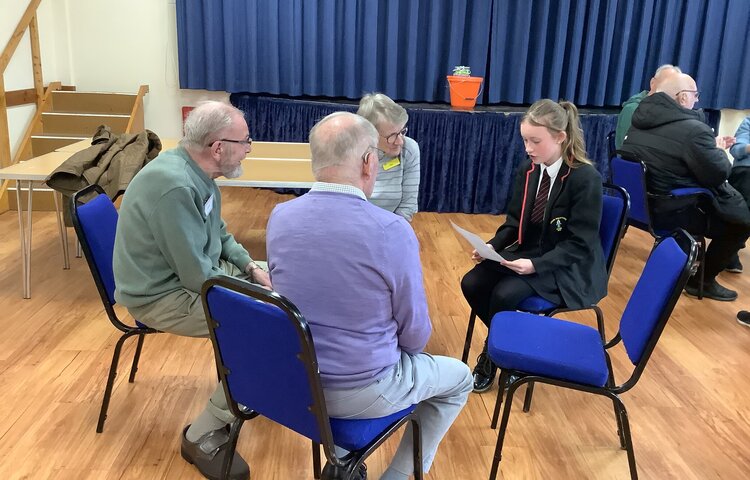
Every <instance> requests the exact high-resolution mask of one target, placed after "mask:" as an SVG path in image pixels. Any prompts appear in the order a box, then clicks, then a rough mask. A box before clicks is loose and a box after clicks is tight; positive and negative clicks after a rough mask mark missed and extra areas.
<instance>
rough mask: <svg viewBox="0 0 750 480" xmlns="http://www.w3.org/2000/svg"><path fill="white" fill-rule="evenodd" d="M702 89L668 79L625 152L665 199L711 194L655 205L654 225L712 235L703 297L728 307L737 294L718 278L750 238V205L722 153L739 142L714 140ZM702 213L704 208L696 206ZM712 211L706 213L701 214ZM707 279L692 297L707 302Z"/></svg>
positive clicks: (642, 113)
mask: <svg viewBox="0 0 750 480" xmlns="http://www.w3.org/2000/svg"><path fill="white" fill-rule="evenodd" d="M699 98H700V93H699V91H698V86H697V84H696V83H695V80H693V78H692V77H690V76H689V75H685V74H684V73H683V74H680V75H676V76H673V77H670V78H669V79H667V80H665V81H664V82H663V83H662V84H661V85H660V86H659V88H658V89H657V91H656V93H654V94H653V95H650V96H648V97H646V98H644V99H643V101H642V102H641V104H640V105H639V106H638V108H637V109H636V111H635V113H634V114H633V124H632V126H631V127H630V130H629V131H628V136H627V137H626V138H625V142H624V143H623V145H622V148H621V149H620V150H618V152H620V153H622V154H624V155H626V156H627V155H631V156H635V157H637V158H638V159H640V160H641V161H642V162H643V163H644V164H645V165H646V168H647V170H648V175H646V189H647V190H648V192H649V193H654V194H657V195H665V194H669V193H670V192H671V191H672V190H675V189H678V188H693V187H702V188H706V189H708V190H710V191H711V192H712V194H713V198H712V201H711V204H710V205H707V206H705V208H704V207H703V206H702V205H695V206H694V205H690V204H687V205H686V202H689V201H690V200H689V199H688V200H686V199H680V198H671V197H670V198H665V199H654V200H652V201H651V202H650V204H649V208H650V210H651V214H652V222H653V224H654V227H655V228H657V229H659V230H667V231H669V230H672V229H674V228H684V229H685V230H687V231H688V232H700V233H704V232H703V230H706V227H705V226H704V223H705V222H706V220H705V217H706V216H707V218H708V227H707V231H706V232H705V236H706V237H708V238H710V239H711V243H709V244H708V248H706V255H705V260H704V265H703V297H704V298H710V299H713V300H719V301H724V302H731V301H733V300H735V299H736V298H737V292H735V291H734V290H730V289H729V288H726V287H724V286H723V285H721V284H720V283H719V282H718V281H717V280H716V277H717V276H718V275H719V273H720V272H721V271H722V270H724V269H725V268H727V266H729V262H730V260H731V259H732V257H733V256H735V255H736V254H737V251H738V250H739V249H740V247H742V245H743V244H744V243H745V241H746V240H747V237H748V235H750V210H748V206H747V202H746V201H745V199H744V198H743V197H742V195H741V194H740V192H738V191H737V190H736V189H735V188H734V187H733V186H732V185H730V184H729V182H727V179H728V178H729V174H730V171H731V168H732V166H731V164H730V163H729V159H728V158H727V155H726V153H725V152H723V151H722V149H724V148H727V147H731V146H732V144H733V143H734V141H735V139H734V137H714V133H713V131H712V130H711V127H709V126H708V125H706V124H705V123H704V122H703V115H702V113H701V112H699V111H697V110H693V107H694V106H695V104H696V103H697V102H698V100H699ZM696 207H697V208H696ZM698 210H704V211H705V212H706V213H699V212H698ZM699 289H700V280H699V279H698V278H697V277H696V276H695V275H693V276H692V277H690V279H689V280H688V282H687V285H685V293H686V294H687V295H689V296H691V297H697V296H699V293H700V292H699Z"/></svg>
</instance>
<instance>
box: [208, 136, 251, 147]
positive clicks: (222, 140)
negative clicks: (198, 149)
mask: <svg viewBox="0 0 750 480" xmlns="http://www.w3.org/2000/svg"><path fill="white" fill-rule="evenodd" d="M216 142H229V143H239V144H240V145H245V146H247V147H249V146H250V145H252V144H253V139H252V138H250V137H249V136H248V137H247V138H246V139H244V140H232V139H230V138H220V139H218V140H214V141H213V142H211V143H209V144H208V146H209V147H210V146H211V145H213V144H214V143H216Z"/></svg>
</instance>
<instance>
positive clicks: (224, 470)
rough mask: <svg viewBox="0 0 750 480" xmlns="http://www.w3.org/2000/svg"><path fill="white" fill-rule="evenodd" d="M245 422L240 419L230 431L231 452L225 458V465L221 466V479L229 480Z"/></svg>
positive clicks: (233, 424)
mask: <svg viewBox="0 0 750 480" xmlns="http://www.w3.org/2000/svg"><path fill="white" fill-rule="evenodd" d="M243 422H244V421H243V420H242V419H241V418H238V419H237V420H235V421H234V422H232V426H231V428H230V429H229V450H228V451H227V455H226V456H225V457H224V464H223V465H222V466H221V478H223V479H228V478H229V473H230V472H231V470H232V461H233V460H234V451H235V450H236V449H237V440H238V439H239V436H240V429H241V428H242V424H243Z"/></svg>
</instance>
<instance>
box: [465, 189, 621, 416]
mask: <svg viewBox="0 0 750 480" xmlns="http://www.w3.org/2000/svg"><path fill="white" fill-rule="evenodd" d="M603 191H604V198H603V202H602V218H601V222H600V224H599V239H600V241H601V245H602V251H603V252H604V258H605V260H606V266H607V279H609V275H610V274H611V273H612V267H613V266H614V264H615V257H616V256H617V249H618V247H619V245H620V239H621V238H622V235H623V232H624V231H625V226H626V225H627V219H628V211H629V209H630V199H629V197H628V192H626V191H625V189H623V188H621V187H618V186H617V185H611V184H608V183H605V184H604V189H603ZM591 308H592V309H593V310H594V311H595V312H596V318H597V323H601V322H603V321H604V319H603V317H602V313H601V310H600V309H599V307H597V306H596V305H593V306H592V307H591ZM518 310H521V311H524V312H530V313H539V314H545V315H550V314H553V313H559V312H562V311H568V309H567V308H566V307H565V305H556V304H554V303H552V302H550V301H548V300H545V299H544V298H542V297H540V296H538V295H532V296H530V297H529V298H526V299H524V300H523V301H522V302H521V304H520V305H519V306H518ZM476 318H477V315H476V313H474V311H472V312H471V315H470V316H469V325H468V327H467V328H466V339H465V340H464V351H463V353H462V354H461V361H462V362H464V363H466V362H467V360H468V359H469V350H470V349H471V338H472V336H473V334H474V325H475V324H476ZM528 401H531V391H529V397H528ZM527 408H528V405H527Z"/></svg>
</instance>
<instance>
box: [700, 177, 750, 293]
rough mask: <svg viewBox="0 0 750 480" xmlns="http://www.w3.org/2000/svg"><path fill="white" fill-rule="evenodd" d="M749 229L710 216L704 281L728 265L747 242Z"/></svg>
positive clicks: (749, 233)
mask: <svg viewBox="0 0 750 480" xmlns="http://www.w3.org/2000/svg"><path fill="white" fill-rule="evenodd" d="M735 188H736V187H735ZM749 235H750V227H747V226H745V225H737V224H735V223H727V222H725V221H723V220H721V219H720V218H718V217H717V216H716V215H715V214H714V215H712V217H711V220H710V226H709V228H708V234H707V235H706V236H707V237H708V238H710V239H711V243H709V244H708V248H707V249H706V266H705V270H704V272H705V273H704V275H705V277H704V278H705V281H706V282H711V281H712V280H714V279H715V278H716V276H717V275H718V274H719V273H720V272H721V271H722V270H724V269H725V268H727V265H729V261H730V260H731V259H732V257H734V256H735V255H737V252H738V251H739V249H740V248H742V246H743V245H744V244H745V241H747V237H748V236H749Z"/></svg>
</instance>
